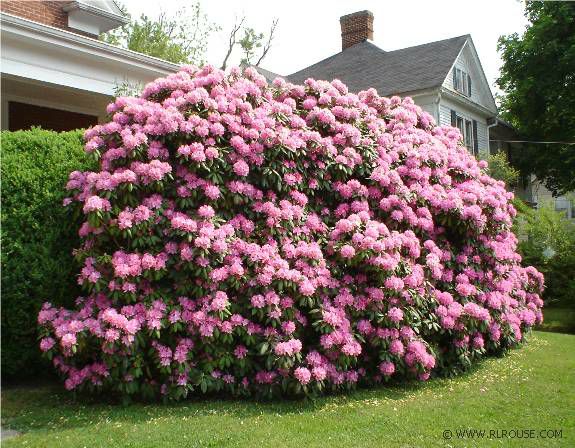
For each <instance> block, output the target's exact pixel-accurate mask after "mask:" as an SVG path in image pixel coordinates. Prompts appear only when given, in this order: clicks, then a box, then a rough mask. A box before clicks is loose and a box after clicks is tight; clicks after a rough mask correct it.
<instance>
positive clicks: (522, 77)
mask: <svg viewBox="0 0 575 448" xmlns="http://www.w3.org/2000/svg"><path fill="white" fill-rule="evenodd" d="M525 8H526V10H525V15H526V17H527V18H528V20H529V22H530V24H529V26H528V27H527V29H526V31H525V33H524V34H523V35H522V36H519V35H518V34H517V33H515V34H512V35H509V36H502V37H500V38H499V43H498V46H497V48H498V50H499V51H500V52H501V57H502V59H503V65H502V68H501V74H500V77H499V79H498V80H497V84H498V86H499V87H500V88H501V89H502V90H503V91H504V92H505V95H504V96H503V98H502V99H501V110H502V114H503V116H504V117H505V119H507V120H508V121H509V122H510V123H512V124H513V126H515V127H516V128H517V129H518V131H519V133H520V135H521V136H522V137H523V138H525V139H526V140H530V141H534V142H550V141H553V142H562V143H560V144H557V143H552V144H551V143H547V144H543V143H533V144H527V145H525V146H524V148H523V150H522V151H521V152H520V153H518V154H513V157H512V160H513V162H514V164H516V166H517V167H518V168H519V169H520V170H521V171H522V172H523V173H524V174H535V175H536V176H537V178H538V179H540V180H542V181H543V182H544V183H545V185H546V187H547V188H549V189H550V190H551V191H552V192H553V193H554V194H563V193H565V192H567V191H570V190H574V189H575V144H574V143H573V142H575V3H573V2H540V1H530V2H527V3H526V6H525Z"/></svg>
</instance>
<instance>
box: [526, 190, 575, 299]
mask: <svg viewBox="0 0 575 448" xmlns="http://www.w3.org/2000/svg"><path fill="white" fill-rule="evenodd" d="M515 205H516V208H518V210H519V214H518V217H517V220H516V224H515V226H516V229H515V232H516V234H517V235H518V236H519V238H520V242H519V246H518V249H519V253H520V254H521V256H522V257H523V264H524V265H526V266H534V267H535V268H537V270H538V271H540V272H541V273H543V275H544V276H545V291H544V292H543V299H544V300H545V303H546V306H555V307H561V308H571V309H575V224H574V223H573V222H571V221H569V220H568V219H567V218H566V217H565V216H564V214H562V213H560V212H556V211H555V210H554V209H553V207H552V206H551V205H550V204H542V205H540V207H539V208H538V209H536V210H533V209H531V208H529V207H527V206H526V205H525V204H523V203H521V202H519V201H517V202H516V203H515Z"/></svg>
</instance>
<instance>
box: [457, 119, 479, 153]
mask: <svg viewBox="0 0 575 448" xmlns="http://www.w3.org/2000/svg"><path fill="white" fill-rule="evenodd" d="M455 123H456V126H457V129H459V132H461V136H462V137H463V144H464V145H465V147H466V148H467V150H468V151H469V152H471V154H475V152H474V149H473V148H474V145H473V143H474V141H473V121H472V120H469V119H467V118H465V117H462V116H461V115H459V114H458V113H457V112H456V113H455Z"/></svg>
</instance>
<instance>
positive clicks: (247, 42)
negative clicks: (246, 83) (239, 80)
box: [221, 17, 279, 70]
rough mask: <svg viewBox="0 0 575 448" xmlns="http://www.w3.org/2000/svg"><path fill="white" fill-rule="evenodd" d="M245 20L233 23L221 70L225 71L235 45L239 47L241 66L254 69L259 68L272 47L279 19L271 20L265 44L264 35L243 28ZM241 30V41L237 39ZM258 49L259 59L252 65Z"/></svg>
mask: <svg viewBox="0 0 575 448" xmlns="http://www.w3.org/2000/svg"><path fill="white" fill-rule="evenodd" d="M245 20H246V18H245V17H242V18H241V19H239V20H236V22H235V23H234V26H233V27H232V30H231V31H230V36H229V43H228V50H227V52H226V56H225V57H224V61H223V62H222V67H221V68H222V69H223V70H225V69H226V67H227V63H228V59H229V58H230V56H231V54H232V52H233V50H234V47H235V46H236V45H239V46H240V48H241V50H242V53H243V56H242V60H241V63H242V64H243V65H255V66H256V67H259V65H260V64H261V62H262V61H263V60H264V58H265V57H266V56H267V54H268V52H269V50H270V48H271V46H272V42H273V39H274V37H275V31H276V28H277V25H278V20H279V19H273V20H272V24H271V27H270V31H269V33H268V39H267V41H266V43H265V44H264V43H263V42H264V39H265V35H264V33H258V32H257V31H256V30H255V29H254V28H251V27H244V23H245ZM242 29H243V32H244V34H243V37H242V38H241V39H238V37H237V36H238V33H239V32H240V31H241V30H242ZM262 47H263V48H262ZM260 48H262V51H261V53H260V56H259V58H258V59H257V60H256V61H255V63H254V60H255V58H256V52H257V51H258V50H259V49H260Z"/></svg>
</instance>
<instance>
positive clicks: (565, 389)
mask: <svg viewBox="0 0 575 448" xmlns="http://www.w3.org/2000/svg"><path fill="white" fill-rule="evenodd" d="M574 372H575V336H573V335H565V334H558V333H543V332H536V333H534V334H533V335H532V336H531V337H530V341H529V344H528V345H527V346H525V347H523V348H521V349H519V350H514V351H513V352H511V353H510V354H509V355H507V356H506V357H504V358H498V359H489V360H487V361H485V362H484V363H483V364H481V365H480V366H479V367H478V368H477V369H476V370H475V371H473V372H472V373H469V374H467V375H465V376H461V377H458V378H456V379H441V380H432V381H430V382H428V383H418V384H410V385H404V386H394V387H387V388H380V389H376V390H362V391H358V392H355V393H353V394H350V395H347V396H343V395H342V396H332V397H327V398H322V399H318V400H316V401H315V402H311V401H290V402H282V403H279V402H274V403H256V402H253V401H249V402H245V401H243V402H242V401H238V400H234V401H231V400H230V401H226V400H209V401H208V400H203V401H201V400H194V401H187V402H185V403H181V404H174V405H167V406H162V405H143V404H141V405H131V406H128V407H122V406H114V405H110V404H102V403H100V404H84V405H82V404H78V403H74V402H73V401H72V400H71V399H70V395H68V394H66V393H65V392H63V391H62V390H61V389H59V388H58V387H56V386H52V387H34V388H13V389H6V390H3V391H2V425H3V426H4V427H8V428H12V429H17V430H19V431H23V432H24V434H23V435H21V436H18V437H16V438H14V439H10V440H8V441H7V442H3V444H2V445H3V447H6V448H10V447H63V448H65V447H84V446H86V447H90V448H92V447H138V448H140V447H172V446H173V447H196V446H201V447H204V446H210V447H228V446H242V447H243V446H245V447H248V446H249V447H274V448H282V447H316V446H321V447H324V448H330V447H339V446H341V447H369V446H377V447H383V446H385V447H408V446H409V447H425V448H427V447H436V446H437V447H444V446H453V447H459V446H461V447H463V446H466V447H475V446H480V447H483V446H497V447H507V446H515V447H531V446H532V447H548V446H550V447H551V446H575V418H574V417H575V415H574V412H575V411H574V410H575V375H574V374H573V373H574ZM461 428H474V429H486V430H507V431H510V430H517V429H520V430H523V429H525V430H534V432H535V434H539V432H540V430H547V429H551V430H562V434H561V438H552V439H549V438H547V439H541V438H537V439H525V438H524V439H517V438H515V439H491V440H486V439H482V440H476V439H475V440H473V439H470V438H466V439H458V438H457V434H456V431H457V430H458V429H461ZM444 430H451V431H453V434H454V435H453V438H452V439H450V440H449V441H448V440H444V438H443V436H442V434H443V432H444Z"/></svg>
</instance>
